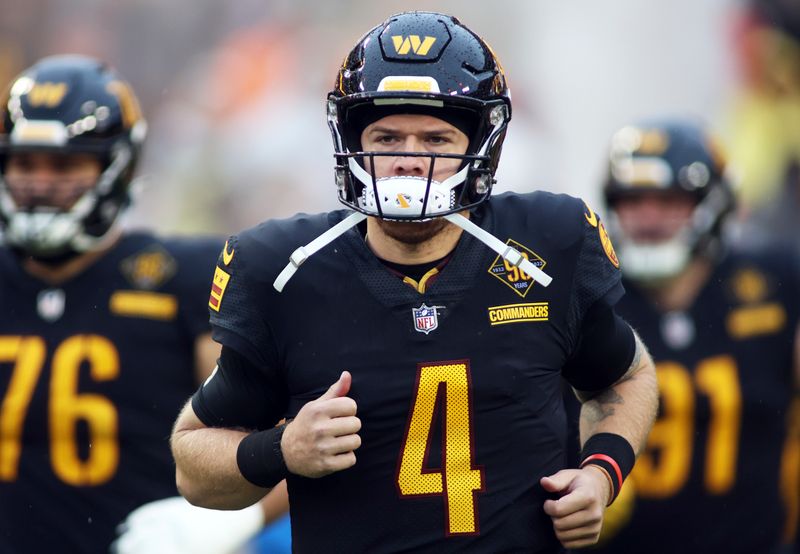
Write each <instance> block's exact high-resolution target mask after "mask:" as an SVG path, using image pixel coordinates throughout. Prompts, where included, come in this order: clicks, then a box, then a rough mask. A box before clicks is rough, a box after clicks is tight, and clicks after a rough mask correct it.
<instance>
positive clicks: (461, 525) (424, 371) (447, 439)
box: [397, 360, 484, 535]
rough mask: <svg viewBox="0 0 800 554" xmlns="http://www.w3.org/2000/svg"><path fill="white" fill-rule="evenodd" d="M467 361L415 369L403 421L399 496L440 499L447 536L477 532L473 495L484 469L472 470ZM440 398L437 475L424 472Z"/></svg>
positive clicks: (472, 449)
mask: <svg viewBox="0 0 800 554" xmlns="http://www.w3.org/2000/svg"><path fill="white" fill-rule="evenodd" d="M470 385H471V383H470V373H469V363H468V362H467V361H466V360H459V361H453V362H441V363H429V364H424V365H420V366H419V368H418V374H417V389H416V391H415V394H414V401H413V404H412V408H411V414H410V417H409V421H408V427H407V431H406V436H405V440H404V441H403V448H402V450H401V453H400V464H399V469H398V471H397V487H398V490H399V491H400V495H401V496H404V497H406V496H407V497H413V496H435V495H442V496H444V501H445V510H446V518H447V521H446V526H447V535H469V534H476V533H477V532H478V521H477V514H476V509H475V501H476V500H475V493H476V492H480V491H482V490H483V489H484V475H483V469H482V468H480V467H476V466H475V465H474V460H473V458H472V456H473V452H474V444H473V443H474V436H473V433H472V402H471V398H470V396H471V390H470ZM440 396H441V397H442V409H441V411H442V413H443V425H444V441H443V442H444V444H443V451H442V466H443V467H442V469H441V470H440V471H429V470H426V469H425V457H426V453H427V451H428V442H429V439H430V433H431V427H432V426H433V417H434V412H435V408H436V403H437V400H438V399H439V398H440Z"/></svg>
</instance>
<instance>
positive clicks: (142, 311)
mask: <svg viewBox="0 0 800 554" xmlns="http://www.w3.org/2000/svg"><path fill="white" fill-rule="evenodd" d="M108 309H109V310H110V311H111V313H112V314H114V315H118V316H123V317H142V318H146V319H158V320H161V321H171V320H173V319H175V318H176V317H177V316H178V299H177V298H176V297H175V296H174V295H172V294H162V293H159V292H147V291H142V290H118V291H115V292H114V293H112V294H111V298H109V299H108Z"/></svg>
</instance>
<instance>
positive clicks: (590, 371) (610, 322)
mask: <svg viewBox="0 0 800 554" xmlns="http://www.w3.org/2000/svg"><path fill="white" fill-rule="evenodd" d="M635 353H636V340H635V339H634V335H633V329H631V327H630V325H628V323H627V322H626V321H625V320H624V319H622V318H621V317H620V316H619V315H617V313H616V312H615V311H614V308H613V307H612V306H609V305H608V304H607V303H606V302H603V301H600V302H597V303H596V304H595V305H594V306H592V308H590V309H589V311H588V312H587V313H586V316H585V317H584V319H583V325H582V326H581V332H580V335H579V339H578V347H577V348H576V349H575V352H574V353H573V355H572V357H571V358H570V359H569V360H568V361H567V363H566V365H565V366H564V368H563V370H562V375H563V376H564V378H565V379H566V380H567V381H569V383H570V384H571V385H572V386H573V387H574V388H575V389H577V390H580V391H587V392H589V391H598V390H603V389H606V388H608V387H609V386H611V385H613V384H614V383H616V382H617V381H618V380H619V379H620V377H622V376H623V375H624V374H625V372H626V371H627V370H628V368H629V367H630V365H631V362H633V357H634V355H635Z"/></svg>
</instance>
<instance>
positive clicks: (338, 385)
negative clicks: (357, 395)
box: [319, 371, 353, 400]
mask: <svg viewBox="0 0 800 554" xmlns="http://www.w3.org/2000/svg"><path fill="white" fill-rule="evenodd" d="M352 382H353V377H352V376H351V375H350V372H349V371H342V374H341V375H339V379H338V380H337V381H336V382H335V383H334V384H332V385H331V386H330V387H328V390H326V391H325V394H323V395H322V396H320V397H319V400H328V399H331V398H338V397H340V396H347V393H348V392H350V384H351V383H352Z"/></svg>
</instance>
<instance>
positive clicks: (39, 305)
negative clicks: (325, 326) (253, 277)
mask: <svg viewBox="0 0 800 554" xmlns="http://www.w3.org/2000/svg"><path fill="white" fill-rule="evenodd" d="M0 102H1V104H0V108H1V109H2V112H0V225H1V226H2V230H3V233H4V239H5V245H4V247H3V248H2V249H1V250H0V286H2V294H0V311H2V313H3V315H4V317H3V318H2V321H0V368H2V371H0V520H2V522H3V524H2V526H0V551H2V552H4V553H6V552H8V553H16V552H25V553H27V552H80V553H86V552H105V551H108V549H109V545H110V544H111V542H112V541H113V540H114V538H115V534H116V529H117V526H118V525H119V524H120V522H122V521H123V520H124V519H125V518H126V516H127V515H128V514H129V513H130V512H131V511H132V510H134V509H136V508H137V507H139V506H141V505H143V504H145V503H148V502H151V501H154V500H158V499H165V498H168V497H174V496H175V495H176V492H177V491H176V490H175V485H174V468H173V464H172V460H171V458H170V453H169V449H168V445H167V442H166V438H167V437H168V436H169V433H170V426H171V423H172V421H173V420H174V417H175V414H176V413H177V412H178V410H179V408H180V406H181V404H182V403H183V402H184V401H185V399H186V398H187V397H188V396H189V395H190V394H191V393H192V392H193V390H194V389H195V388H196V385H197V383H198V382H201V381H202V380H203V379H205V377H206V376H207V374H208V373H209V371H210V369H211V368H213V367H214V360H215V358H216V356H217V355H218V347H216V346H215V345H214V343H213V342H212V341H211V340H210V335H209V325H208V314H207V308H206V304H207V298H208V285H209V282H210V280H211V273H210V272H209V271H208V268H209V267H210V263H211V262H212V261H213V260H214V259H216V257H217V254H218V253H219V251H220V249H221V248H222V241H220V240H216V239H170V240H166V239H160V238H156V237H155V236H153V235H152V234H150V233H146V232H123V231H122V230H121V229H120V225H119V222H120V215H121V214H122V213H123V212H124V210H125V208H126V207H127V205H128V203H129V200H130V186H131V179H132V176H133V172H134V169H135V166H136V162H137V159H138V156H139V151H140V148H141V145H142V141H143V140H144V138H145V133H146V125H145V121H144V119H142V116H141V113H140V110H139V107H138V102H137V99H136V97H135V96H134V93H133V91H132V90H131V88H130V87H129V85H128V84H127V83H126V82H125V81H123V80H122V79H121V77H120V76H119V75H118V74H117V73H116V72H115V71H114V70H113V69H111V68H109V67H108V66H106V65H104V64H103V63H101V62H99V61H96V60H94V59H91V58H86V57H81V56H57V57H50V58H45V59H43V60H41V61H40V62H38V63H37V64H35V65H34V66H33V67H31V68H29V69H28V70H26V71H25V72H23V73H22V74H21V75H20V76H18V77H17V78H16V79H15V80H14V81H13V82H12V84H11V85H10V87H9V88H8V90H7V91H6V93H5V94H4V95H3V96H2V99H0ZM281 509H282V508H277V509H276V512H275V513H280V511H281ZM152 514H156V516H157V517H156V518H153V517H152ZM134 515H135V517H134V516H132V517H131V518H129V519H128V521H127V522H126V525H125V529H127V530H128V534H126V535H125V536H123V538H122V539H120V541H119V543H118V545H117V546H118V550H119V551H121V552H156V551H158V552H165V551H170V552H227V551H230V549H232V548H234V547H236V546H238V545H239V544H241V543H242V542H244V541H245V540H246V538H247V537H248V536H249V535H251V534H252V533H254V532H255V531H257V530H258V529H260V527H261V525H262V523H263V521H264V515H263V514H262V511H261V508H260V507H259V506H255V507H252V508H250V509H248V510H244V511H242V512H231V513H228V514H226V513H222V512H211V511H203V510H199V509H196V508H194V507H191V506H189V505H188V504H187V503H185V502H184V501H183V500H182V499H171V500H167V501H163V502H159V503H156V504H150V505H148V506H146V507H144V508H140V510H139V511H137V512H135V514H134ZM198 517H199V518H201V519H200V520H199V521H200V522H201V523H204V524H199V525H198V520H197V518H198ZM209 518H210V519H209ZM153 519H159V520H161V521H162V526H161V527H157V526H148V525H146V524H147V523H148V520H149V523H150V524H152V522H153ZM143 523H144V524H145V527H144V529H143V528H142V525H143ZM148 527H149V529H148ZM219 529H224V531H225V532H224V533H219V532H218V530H219ZM155 530H157V531H158V533H157V534H156V536H153V533H154V531H155ZM215 530H216V531H217V532H216V533H214V531H215ZM204 531H205V532H204ZM209 532H211V533H212V536H209ZM181 535H183V536H182V538H181ZM215 535H224V536H215ZM187 539H193V540H195V542H194V543H193V542H191V541H190V542H188V543H184V544H183V545H181V544H179V542H180V541H181V540H183V541H185V540H187ZM198 539H200V540H201V542H197V540H198ZM176 541H178V542H176ZM153 544H156V545H159V548H158V549H156V548H154V547H153ZM187 545H188V546H187ZM179 547H180V548H179Z"/></svg>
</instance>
